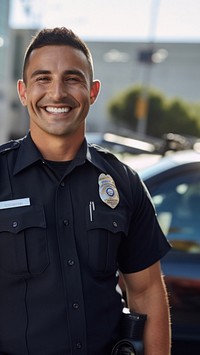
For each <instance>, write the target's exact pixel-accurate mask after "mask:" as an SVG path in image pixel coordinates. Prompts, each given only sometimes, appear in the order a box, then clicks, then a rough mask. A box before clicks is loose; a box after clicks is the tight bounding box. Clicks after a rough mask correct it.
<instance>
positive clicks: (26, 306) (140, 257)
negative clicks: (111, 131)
mask: <svg viewBox="0 0 200 355" xmlns="http://www.w3.org/2000/svg"><path fill="white" fill-rule="evenodd" d="M99 90H100V83H99V81H98V80H94V79H93V65H92V58H91V54H90V52H89V50H88V48H87V46H86V45H85V44H84V42H82V41H81V40H80V39H79V38H78V37H77V36H76V35H75V34H74V33H73V32H72V31H70V30H67V29H66V28H55V29H52V30H51V29H45V30H42V31H40V32H39V33H38V34H37V36H36V37H35V38H34V39H33V40H32V42H31V44H30V45H29V47H28V49H27V51H26V54H25V59H24V67H23V80H19V82H18V93H19V97H20V100H21V103H22V105H24V106H26V107H27V109H28V113H29V116H30V132H29V133H28V135H27V136H26V137H25V138H23V139H21V140H18V141H14V142H13V141H12V142H8V143H7V144H4V145H3V146H2V147H1V150H0V151H1V154H0V167H1V180H0V184H1V185H0V201H1V202H0V207H1V210H0V220H1V223H0V354H9V355H26V354H29V355H64V354H65V355H72V354H73V355H74V354H80V355H100V354H101V355H109V354H110V353H111V350H112V348H113V346H114V344H115V343H116V342H117V341H118V340H119V339H120V319H121V314H122V308H123V303H122V300H121V295H120V293H119V292H118V291H117V287H116V286H117V283H118V274H119V273H118V271H120V272H121V273H122V274H123V280H124V283H125V287H126V294H127V301H128V307H129V308H130V309H131V310H134V311H136V312H141V313H146V314H147V317H148V318H147V322H146V326H145V333H144V343H145V355H169V353H170V350H169V348H170V341H169V338H170V328H169V310H168V303H167V295H166V290H165V286H164V282H163V279H162V275H161V271H160V264H159V260H160V258H161V257H162V256H163V255H165V254H166V252H167V251H168V250H169V248H170V247H169V245H168V242H167V241H166V239H165V237H164V236H163V234H162V232H161V230H160V228H159V226H158V223H157V220H156V217H155V211H154V208H153V206H152V203H151V201H150V198H149V196H148V193H147V191H146V189H145V187H144V186H143V184H142V183H141V181H140V179H139V178H138V176H137V174H136V173H135V172H134V171H132V170H131V169H130V168H129V167H127V166H125V165H124V164H122V163H121V162H119V161H118V160H117V158H115V157H114V156H113V155H111V154H110V153H108V152H107V151H104V150H103V149H101V148H99V147H95V146H92V145H89V144H87V142H86V140H85V119H86V116H87V114H88V111H89V108H90V105H92V104H93V103H94V102H95V100H96V98H97V96H98V93H99Z"/></svg>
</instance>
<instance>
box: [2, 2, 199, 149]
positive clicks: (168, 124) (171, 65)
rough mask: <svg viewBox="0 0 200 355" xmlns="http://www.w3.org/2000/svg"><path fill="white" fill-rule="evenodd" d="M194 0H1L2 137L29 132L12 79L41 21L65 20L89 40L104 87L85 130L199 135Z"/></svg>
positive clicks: (45, 23) (56, 23)
mask: <svg viewBox="0 0 200 355" xmlns="http://www.w3.org/2000/svg"><path fill="white" fill-rule="evenodd" d="M199 14H200V2H199V0H190V1H187V0H176V1H174V0H123V1H122V0H109V1H107V0H101V1H99V0H93V1H91V0H84V2H83V1H82V0H73V1H65V0H43V1H40V0H1V1H0V106H1V111H0V143H2V142H5V141H7V140H8V139H12V138H19V137H21V136H23V135H24V134H26V132H27V130H28V127H29V119H28V116H27V112H26V109H24V108H23V107H21V105H20V103H19V100H18V97H17V92H16V81H17V79H19V78H21V68H22V61H23V55H24V51H25V49H26V46H27V44H28V43H29V41H30V39H31V37H32V36H33V35H34V34H35V32H36V31H37V30H39V29H41V28H42V27H55V26H66V27H69V28H71V29H72V30H73V31H74V32H76V33H77V34H78V35H79V36H80V37H82V38H83V39H84V40H85V41H86V42H87V44H88V46H89V48H90V49H91V51H92V54H93V58H94V64H95V77H96V78H98V79H100V80H101V83H102V89H101V93H100V96H99V98H98V100H97V102H96V104H95V105H94V106H93V107H92V108H91V111H90V113H89V117H88V121H87V130H88V132H98V133H101V132H102V133H104V132H112V133H116V134H119V133H120V134H123V135H124V136H128V137H135V136H136V137H140V138H141V137H143V139H145V140H149V139H150V138H151V139H153V141H154V142H155V138H156V139H158V141H159V139H162V138H163V135H164V134H167V133H168V132H173V133H176V134H181V135H182V134H183V135H188V136H189V137H191V136H192V137H193V136H195V137H197V138H198V137H200V89H199V82H200V70H199V69H200V43H199V42H200V26H199Z"/></svg>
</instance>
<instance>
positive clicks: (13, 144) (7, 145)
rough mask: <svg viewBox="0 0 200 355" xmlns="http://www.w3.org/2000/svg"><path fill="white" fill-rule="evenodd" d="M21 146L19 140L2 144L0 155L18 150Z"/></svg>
mask: <svg viewBox="0 0 200 355" xmlns="http://www.w3.org/2000/svg"><path fill="white" fill-rule="evenodd" d="M20 144H21V139H18V140H11V141H9V142H7V143H4V144H2V145H1V146H0V154H4V153H6V152H8V151H10V150H13V149H17V148H19V146H20Z"/></svg>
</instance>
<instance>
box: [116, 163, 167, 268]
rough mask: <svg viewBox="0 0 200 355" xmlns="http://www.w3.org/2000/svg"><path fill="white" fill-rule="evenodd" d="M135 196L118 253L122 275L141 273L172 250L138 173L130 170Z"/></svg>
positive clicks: (132, 194) (133, 196) (132, 193)
mask: <svg viewBox="0 0 200 355" xmlns="http://www.w3.org/2000/svg"><path fill="white" fill-rule="evenodd" d="M128 174H129V179H130V188H131V196H132V207H131V209H132V211H131V221H130V227H129V231H128V235H127V236H124V238H123V240H122V242H121V245H120V252H119V269H120V271H121V272H123V273H132V272H137V271H141V270H143V269H145V268H147V267H149V266H150V265H152V264H154V263H155V262H156V261H158V260H160V259H161V258H162V257H163V256H164V255H165V254H166V253H167V252H168V251H169V250H170V248H171V246H170V244H169V242H168V241H167V239H166V237H165V235H164V234H163V232H162V230H161V228H160V226H159V224H158V221H157V217H156V212H155V208H154V206H153V202H152V200H151V196H150V194H149V192H148V190H147V188H146V186H145V185H144V183H143V182H142V181H141V180H140V178H139V176H138V174H137V173H133V172H132V171H131V170H129V171H128Z"/></svg>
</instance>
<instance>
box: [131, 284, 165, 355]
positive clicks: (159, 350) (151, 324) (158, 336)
mask: <svg viewBox="0 0 200 355" xmlns="http://www.w3.org/2000/svg"><path fill="white" fill-rule="evenodd" d="M127 301H128V307H129V308H130V310H133V311H136V312H139V313H146V314H147V321H146V324H145V331H144V348H145V355H169V354H170V347H171V346H170V345H171V339H170V338H171V334H170V333H171V332H170V316H169V307H168V300H167V293H166V290H165V286H164V285H157V284H155V285H153V286H152V287H151V289H148V291H144V292H142V293H141V294H139V295H135V294H134V295H133V294H131V292H129V293H128V295H127Z"/></svg>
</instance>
